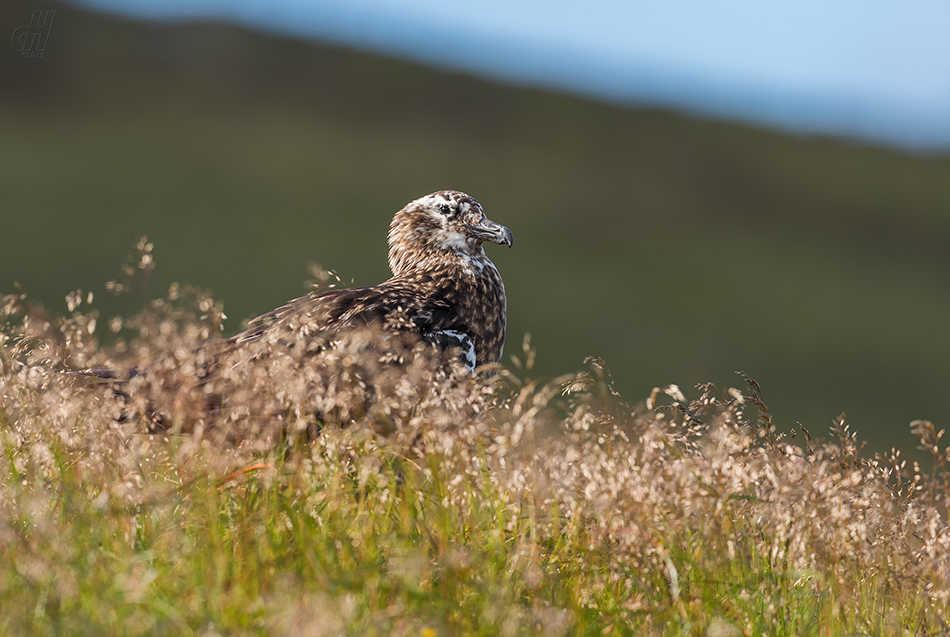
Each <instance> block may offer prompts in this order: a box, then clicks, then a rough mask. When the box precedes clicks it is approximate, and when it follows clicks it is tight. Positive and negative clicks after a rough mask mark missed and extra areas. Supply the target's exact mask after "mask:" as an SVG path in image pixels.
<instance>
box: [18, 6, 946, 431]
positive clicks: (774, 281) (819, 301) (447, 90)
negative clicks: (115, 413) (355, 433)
mask: <svg viewBox="0 0 950 637" xmlns="http://www.w3.org/2000/svg"><path fill="white" fill-rule="evenodd" d="M49 7H52V8H56V9H57V13H56V19H55V23H54V26H53V30H52V33H51V35H50V39H49V44H48V48H47V50H46V53H45V56H44V57H43V58H42V59H36V60H21V59H19V58H18V54H17V52H16V51H14V50H13V49H12V48H10V47H6V45H4V52H3V53H2V54H0V82H2V84H0V215H2V218H0V219H2V225H0V233H2V236H3V241H2V244H0V291H4V292H6V291H11V290H12V287H13V282H14V281H19V282H20V283H22V284H23V286H24V287H25V288H26V290H27V291H28V292H29V293H30V294H31V296H33V297H34V298H37V299H39V300H41V301H43V302H44V303H45V304H46V305H47V306H48V307H49V308H50V309H51V311H53V312H57V313H60V312H65V310H66V308H65V303H64V301H63V297H64V295H65V294H66V293H67V292H69V291H71V290H73V289H75V288H82V289H84V290H93V291H95V292H96V293H97V294H98V299H99V300H98V303H99V304H100V306H101V307H102V310H103V313H104V314H106V315H108V314H110V313H111V312H114V311H129V310H131V309H134V308H133V307H131V306H130V305H129V303H131V301H128V300H127V301H125V305H123V304H121V303H119V302H117V301H115V300H112V299H108V298H106V297H107V294H106V292H105V290H104V287H103V284H104V283H105V281H107V280H109V279H113V278H117V276H118V266H119V265H120V264H121V263H122V260H123V257H124V255H125V254H126V252H127V251H128V250H129V248H130V247H131V245H132V244H133V242H134V239H135V238H136V237H137V236H138V235H141V234H146V235H148V237H149V238H150V239H151V240H153V241H154V242H155V244H156V250H155V256H156V260H157V262H158V268H157V270H156V272H155V281H154V286H155V287H154V289H153V293H156V294H160V293H161V292H162V291H163V290H164V287H165V286H166V285H167V284H168V283H169V282H171V281H173V280H178V281H182V282H190V283H194V284H196V285H200V286H202V287H205V288H211V289H213V291H214V293H215V296H216V297H217V298H219V299H223V300H224V302H225V310H226V312H227V313H228V315H229V316H230V317H231V318H230V320H229V322H228V326H229V329H230V331H231V332H234V331H237V330H238V328H239V327H240V323H241V320H242V319H244V318H247V317H250V316H253V315H256V314H259V313H261V312H263V311H266V310H269V309H271V308H272V307H274V306H276V305H277V304H280V303H282V302H283V301H285V300H287V299H289V298H292V297H295V296H299V295H300V294H301V293H303V292H304V288H303V286H302V283H303V281H304V280H305V279H306V277H307V274H306V271H305V265H306V264H307V262H308V261H317V262H319V263H320V264H322V265H323V266H325V267H328V268H333V269H335V270H337V271H338V272H339V273H340V275H341V276H342V277H343V278H344V280H346V281H349V280H351V279H352V280H353V281H354V282H355V283H356V284H358V285H369V284H373V283H376V282H378V281H380V280H383V279H385V278H386V277H387V276H388V268H387V265H386V232H387V229H388V223H389V220H390V218H391V215H392V213H393V212H394V211H395V210H397V209H398V208H400V207H401V206H402V205H403V204H404V203H406V202H408V201H410V200H412V199H414V198H416V197H419V196H421V195H423V194H426V193H428V192H430V191H433V190H436V189H444V188H455V189H459V190H464V191H466V192H468V193H470V194H472V195H473V196H475V197H476V198H477V199H479V200H480V201H481V202H482V204H483V205H484V206H485V209H486V211H487V212H488V215H489V216H490V217H491V218H492V219H494V220H496V221H498V222H500V223H503V224H505V225H507V226H509V227H510V228H511V229H512V230H513V232H514V236H515V245H514V248H513V249H512V250H510V251H509V250H504V249H500V248H497V247H496V246H488V248H487V249H488V251H489V253H490V256H491V257H492V258H493V259H494V260H495V262H496V264H498V266H499V268H500V270H501V271H502V274H503V275H504V277H505V283H506V286H507V289H508V295H509V319H510V332H509V346H508V351H509V352H517V351H518V350H519V349H520V347H519V344H520V341H521V339H522V336H523V334H524V333H525V332H531V334H532V336H533V344H534V345H535V346H536V347H537V348H538V352H539V355H538V367H539V372H540V373H544V374H556V373H562V372H566V371H572V370H576V369H578V368H579V366H580V363H581V361H582V359H583V358H584V356H585V355H597V356H602V357H604V358H605V359H606V360H607V362H608V363H609V364H610V366H611V368H612V370H613V372H614V374H615V376H616V378H617V380H618V385H619V388H620V389H621V391H622V392H623V393H624V394H625V395H626V396H627V397H628V399H630V400H637V399H639V398H640V397H642V396H645V395H646V394H647V393H648V392H649V391H650V389H651V388H652V387H654V386H656V385H665V384H668V383H671V382H673V383H678V384H680V385H681V386H684V387H689V386H691V385H692V384H695V383H698V382H704V381H713V382H716V383H717V384H719V385H720V386H723V387H725V386H729V385H733V384H738V382H739V380H738V379H737V378H735V377H734V376H733V374H732V372H733V371H734V370H736V369H743V370H746V371H748V372H749V373H750V374H751V375H752V376H753V377H755V378H756V379H757V380H758V381H759V382H760V383H761V384H762V385H763V387H764V392H765V398H766V400H767V402H768V403H769V405H770V406H771V407H772V408H773V411H774V413H775V416H776V418H777V420H778V421H779V422H780V423H782V424H784V425H785V426H793V425H794V423H795V422H796V421H800V422H801V423H803V424H804V425H805V426H806V427H808V428H810V429H811V431H812V433H817V434H823V433H824V432H825V431H826V429H827V426H828V425H829V424H830V422H831V419H832V418H833V417H834V416H836V415H837V414H839V413H840V412H842V411H845V412H847V414H848V416H849V419H850V421H851V422H852V426H853V427H855V428H856V429H858V430H859V431H860V432H861V435H862V437H866V438H869V439H871V441H872V443H873V444H874V445H875V447H876V448H878V449H883V448H885V447H889V446H891V445H898V446H902V447H905V448H906V447H910V446H912V445H913V438H912V437H911V436H910V434H909V433H908V429H907V423H908V422H909V421H910V420H912V419H914V418H928V419H931V420H934V421H935V422H937V424H938V427H939V426H941V425H944V426H945V425H946V423H948V422H950V404H948V402H947V401H945V400H944V394H945V392H946V390H945V387H946V384H947V379H948V375H950V374H948V372H950V369H948V367H950V365H948V352H950V334H948V330H947V317H948V316H950V277H948V276H947V274H948V270H950V249H948V247H947V246H948V244H950V159H948V158H946V157H941V158H934V157H915V156H909V155H905V154H900V153H897V152H893V151H889V150H882V149H877V148H870V147H862V146H857V145H852V144H846V143H843V142H838V141H833V140H824V139H805V138H799V137H791V136H787V135H782V134H778V133H774V132H767V131H764V130H759V129H754V128H749V127H745V126H740V125H734V124H727V123H717V122H708V121H700V120H697V119H692V118H689V117H686V116H682V115H676V114H670V113H666V112H660V111H655V110H638V109H628V108H621V107H615V106H609V105H604V104H598V103H594V102H590V101H585V100H583V99H578V98H574V97H569V96H563V95H557V94H552V93H547V92H543V91H538V90H526V89H523V88H517V87H512V86H504V85H500V84H494V83H491V82H487V81H483V80H480V79H475V78H472V77H469V76H465V75H459V74H451V73H446V72H442V71H438V70H433V69H430V68H426V67H422V66H418V65H415V64H411V63H407V62H402V61H396V60H391V59H386V58H383V57H378V56H374V55H368V54H364V53H359V52H355V51H352V50H346V49H341V48H332V47H328V46H324V45H320V44H318V43H307V42H300V41H294V40H288V39H280V38H276V37H271V36H267V35H261V34H256V33H251V32H248V31H245V30H242V29H239V28H234V27H230V26H222V25H214V24H139V23H131V22H126V21H122V20H119V19H115V18H112V17H107V16H102V15H97V14H89V13H84V12H82V11H80V10H77V9H73V8H70V7H68V6H63V5H49ZM33 8H40V5H39V3H33V2H24V1H15V2H7V3H4V5H3V8H2V9H0V29H2V30H0V34H6V33H12V31H13V29H14V28H16V27H17V26H19V25H21V24H26V23H28V22H29V16H30V11H31V10H32V9H33ZM42 8H48V7H46V5H44V6H43V7H42ZM4 37H6V36H4Z"/></svg>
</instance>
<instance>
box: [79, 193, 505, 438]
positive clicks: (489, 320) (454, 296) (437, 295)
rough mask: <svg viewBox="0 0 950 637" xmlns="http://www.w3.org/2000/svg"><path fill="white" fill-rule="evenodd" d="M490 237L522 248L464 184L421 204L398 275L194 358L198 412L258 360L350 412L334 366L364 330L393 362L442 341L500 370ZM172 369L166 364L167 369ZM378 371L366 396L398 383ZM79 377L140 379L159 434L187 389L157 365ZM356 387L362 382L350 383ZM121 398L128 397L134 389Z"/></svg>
mask: <svg viewBox="0 0 950 637" xmlns="http://www.w3.org/2000/svg"><path fill="white" fill-rule="evenodd" d="M486 242H487V243H494V244H499V245H506V246H508V247H509V248H510V247H511V246H512V244H513V236H512V232H511V230H509V229H508V228H507V227H506V226H503V225H501V224H499V223H496V222H494V221H492V220H490V219H489V218H488V217H487V216H486V215H485V212H484V210H483V208H482V206H481V204H480V203H479V202H478V201H476V200H475V199H474V198H473V197H471V196H469V195H467V194H465V193H463V192H460V191H457V190H439V191H436V192H433V193H431V194H428V195H426V196H424V197H420V198H419V199H416V200H414V201H411V202H409V203H408V204H406V205H405V206H403V207H402V208H401V209H400V210H399V211H397V212H396V213H395V215H394V216H393V218H392V222H391V223H390V227H389V235H388V244H389V253H388V261H389V267H390V270H391V271H392V276H391V277H390V278H389V279H387V280H386V281H383V282H382V283H380V284H378V285H375V286H369V287H352V288H342V289H330V290H322V291H313V292H311V293H309V294H307V295H305V296H302V297H300V298H296V299H293V300H291V301H289V302H287V303H286V304H284V305H282V306H281V307H278V308H276V309H274V310H272V311H270V312H267V313H265V314H262V315H260V316H258V317H257V318H255V319H253V320H252V321H250V322H249V327H247V328H246V329H245V330H243V331H242V332H240V333H238V334H236V335H235V336H232V337H230V338H228V339H219V340H215V341H208V342H206V343H205V344H203V345H202V346H200V347H199V350H198V351H197V352H196V353H195V357H194V363H195V364H194V365H193V369H194V370H195V379H194V387H196V388H198V387H200V388H203V389H202V391H203V392H205V398H204V399H202V400H200V401H199V403H200V405H203V407H201V406H199V408H198V411H199V412H201V411H205V410H212V411H213V410H215V409H217V408H220V406H221V404H222V390H221V379H222V378H224V377H227V378H231V379H233V378H234V377H240V373H234V370H235V369H237V370H238V372H240V369H241V368H243V367H246V366H247V365H246V364H247V362H248V361H252V360H258V361H260V362H261V365H259V366H258V367H259V368H261V369H266V370H269V371H268V372H267V373H265V376H266V375H267V374H273V377H274V378H277V377H278V376H279V377H281V378H286V376H282V375H281V374H284V373H286V370H287V367H286V366H287V365H289V366H291V369H292V370H293V369H296V370H297V371H296V372H293V373H296V374H297V375H298V376H300V377H301V378H302V379H305V382H303V383H302V384H301V386H305V387H307V388H308V389H307V390H306V391H307V392H308V393H310V395H311V400H314V401H316V402H320V403H321V404H322V405H323V408H322V409H321V408H316V411H318V412H320V411H324V412H325V411H326V410H327V407H326V406H327V405H330V404H331V403H332V404H333V409H337V410H338V409H339V405H340V404H343V403H346V404H347V405H348V406H347V407H346V409H345V410H344V411H348V412H349V411H353V410H352V409H351V403H352V401H350V398H352V396H349V397H347V398H346V400H344V401H342V402H341V401H336V402H334V401H333V400H330V399H329V398H327V396H329V395H331V394H332V393H333V392H332V391H331V390H333V388H334V387H336V385H333V383H334V382H336V380H338V379H334V378H332V376H333V375H334V374H336V375H338V376H346V371H347V370H342V371H341V370H340V369H336V370H334V369H333V368H332V366H333V365H337V366H340V361H341V360H342V359H341V358H340V356H339V351H340V350H341V349H346V345H341V343H349V345H352V341H353V339H352V338H350V340H349V341H347V338H346V337H347V336H348V335H349V336H352V335H353V334H354V333H363V334H366V335H369V336H368V338H370V339H375V342H370V343H369V344H367V342H366V339H364V340H362V341H359V342H360V343H362V345H360V347H362V348H363V349H362V350H361V351H362V353H363V354H365V353H366V351H371V352H373V353H374V354H381V356H380V357H379V360H378V361H377V362H379V361H381V360H383V358H385V356H386V355H387V350H388V353H389V354H392V352H397V353H399V352H401V353H405V352H407V351H409V349H410V348H411V347H412V346H414V344H422V345H429V346H431V347H432V348H433V349H434V351H435V353H436V354H437V355H439V356H441V357H442V359H443V360H444V359H445V358H448V359H449V360H453V359H454V360H456V361H457V362H459V363H461V368H462V371H463V372H464V371H465V370H467V371H468V372H477V373H478V374H479V375H483V376H487V377H490V376H492V375H494V373H495V371H496V369H497V367H498V364H499V363H500V362H501V360H502V354H503V351H504V346H505V330H506V323H507V299H506V295H505V286H504V282H503V281H502V277H501V274H500V273H499V271H498V269H497V268H496V267H495V265H494V263H492V261H491V259H489V258H488V255H486V253H485V250H484V248H483V245H484V244H485V243H486ZM363 328H365V329H363ZM407 344H408V346H409V347H407ZM334 353H335V354H337V356H334V355H333V354H334ZM282 354H283V356H282ZM302 354H305V355H306V356H302ZM394 357H395V358H396V359H398V360H396V361H395V362H397V363H398V362H399V360H401V358H400V354H396V355H394ZM362 358H363V359H366V358H367V357H366V356H362ZM369 358H372V357H369ZM317 359H320V360H319V362H318V363H315V364H313V365H311V366H310V368H306V366H304V367H300V366H298V367H293V365H297V364H298V363H299V362H300V361H301V360H317ZM285 361H286V363H285ZM328 361H329V362H328ZM174 365H175V364H172V367H174ZM282 365H284V366H282ZM262 366H263V367H262ZM251 367H253V366H251ZM394 367H395V369H396V372H395V373H396V375H397V377H398V375H399V372H398V365H397V366H392V365H389V366H388V367H387V369H389V370H391V369H392V368H394ZM168 368H169V365H168V364H167V363H166V364H165V365H164V369H166V370H167V369H168ZM277 369H280V370H281V371H280V373H278V372H276V371H275V370H277ZM406 369H407V370H408V369H409V368H408V367H407V368H406ZM314 370H319V371H316V372H314ZM373 370H377V371H372V372H371V375H372V374H375V375H377V376H378V378H376V379H366V378H365V375H366V373H370V372H367V369H366V368H363V369H362V371H361V372H357V373H356V376H357V379H356V385H358V386H359V387H363V388H364V389H363V390H359V391H358V392H357V393H358V394H359V395H360V396H363V397H364V398H365V397H368V396H374V395H375V396H380V395H381V394H382V393H383V392H384V391H388V389H384V387H385V388H391V387H392V382H391V381H392V378H393V377H392V374H391V373H389V372H385V373H379V372H378V370H379V367H378V366H374V367H373ZM79 373H80V374H82V375H86V376H94V377H97V378H99V379H104V380H108V381H110V382H111V383H113V385H114V386H115V384H116V383H118V384H120V385H121V384H122V383H131V381H132V380H133V379H135V382H136V383H138V386H139V387H151V393H152V394H153V395H152V396H149V397H146V398H145V399H144V401H145V405H144V406H143V407H142V408H141V410H140V412H141V413H143V414H145V415H146V416H147V418H148V419H149V420H150V421H151V423H152V424H151V425H150V430H154V431H161V430H164V429H166V428H167V423H168V422H170V421H171V420H174V418H169V417H168V416H167V415H166V414H162V413H161V412H162V411H163V410H162V409H160V408H158V407H156V405H157V404H158V403H159V402H165V403H169V402H174V401H169V400H164V401H160V399H159V397H158V396H159V394H161V393H162V392H163V391H167V390H172V391H173V393H174V392H177V391H179V389H176V388H177V387H179V384H178V383H173V384H172V385H171V386H169V384H168V383H167V382H165V381H164V380H163V375H162V373H160V372H159V371H158V370H157V369H156V371H155V372H154V373H153V374H152V376H153V377H154V380H149V375H150V374H149V369H148V367H145V368H143V369H139V368H132V369H128V370H125V371H123V372H117V371H115V370H113V369H106V368H99V369H90V370H82V371H81V372H79ZM308 373H309V374H310V376H307V374H308ZM387 373H388V374H389V375H388V376H387ZM314 375H316V376H318V377H319V376H321V375H322V376H323V381H314V380H313V376H314ZM443 377H444V376H443ZM351 378H352V377H351ZM428 378H430V379H431V378H434V376H429V377H428ZM258 382H259V380H254V381H253V383H258ZM253 383H252V384H248V383H246V382H245V385H244V386H245V388H252V389H250V390H248V391H245V392H244V394H242V396H244V397H245V402H249V403H250V402H253V400H254V395H255V393H260V389H261V388H260V386H259V385H256V384H253ZM188 384H191V383H188ZM238 384H240V383H238ZM331 385H332V386H331ZM353 386H354V385H353V383H352V382H350V385H349V387H351V388H352V387H353ZM225 391H226V390H225ZM235 391H239V390H236V389H235V388H232V389H231V393H232V395H234V392H235ZM116 393H117V394H119V395H121V396H122V397H123V398H128V394H127V393H126V391H125V390H124V389H121V388H120V389H118V390H117V392H116ZM354 395H356V394H354ZM360 400H362V399H359V400H357V401H356V402H357V403H359V402H360ZM348 401H349V402H348ZM232 402H235V401H234V400H232ZM236 402H241V401H236ZM360 409H362V408H357V409H356V411H359V410H360ZM198 417H200V415H199V416H198Z"/></svg>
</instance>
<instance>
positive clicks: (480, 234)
mask: <svg viewBox="0 0 950 637" xmlns="http://www.w3.org/2000/svg"><path fill="white" fill-rule="evenodd" d="M465 227H466V228H468V230H469V232H471V233H472V234H473V235H475V237H476V238H477V239H480V240H482V241H491V242H492V243H497V244H500V245H506V246H508V247H509V248H510V247H511V243H512V241H514V237H513V236H512V234H511V230H509V229H508V228H506V227H505V226H503V225H501V224H500V223H495V222H494V221H492V220H491V219H488V218H485V219H482V220H481V221H479V222H478V225H475V226H469V225H466V226H465Z"/></svg>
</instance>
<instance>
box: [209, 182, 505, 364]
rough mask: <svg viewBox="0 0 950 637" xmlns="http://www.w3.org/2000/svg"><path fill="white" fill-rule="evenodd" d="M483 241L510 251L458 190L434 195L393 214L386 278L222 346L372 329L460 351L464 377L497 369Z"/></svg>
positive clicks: (500, 346)
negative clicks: (290, 334)
mask: <svg viewBox="0 0 950 637" xmlns="http://www.w3.org/2000/svg"><path fill="white" fill-rule="evenodd" d="M485 242H490V243H495V244H500V245H506V246H508V247H509V248H510V247H511V246H512V243H513V236H512V232H511V230H509V229H508V228H507V227H506V226H503V225H501V224H499V223H496V222H494V221H492V220H490V219H488V217H486V216H485V212H484V210H483V209H482V206H481V204H480V203H478V201H476V200H475V199H474V198H473V197H471V196H469V195H467V194H465V193H463V192H460V191H457V190H440V191H436V192H433V193H431V194H429V195H426V196H424V197H421V198H419V199H416V200H414V201H412V202H410V203H408V204H406V205H405V206H404V207H403V208H402V209H400V210H399V211H398V212H396V214H395V215H394V216H393V219H392V223H391V224H390V227H389V267H390V270H391V271H392V277H390V278H389V279H388V280H386V281H384V282H382V283H380V284H379V285H375V286H371V287H357V288H344V289H334V290H326V291H322V292H313V293H310V294H308V295H306V296H303V297H300V298H297V299H294V300H292V301H289V302H288V303H287V304H285V305H283V306H281V307H279V308H277V309H275V310H272V311H270V312H267V313H266V314H262V315H261V316H259V317H257V318H256V319H254V320H253V321H251V327H249V328H248V329H246V330H245V331H243V332H241V333H239V334H237V335H236V336H233V337H231V338H230V339H228V344H229V345H230V346H232V347H240V346H244V345H247V344H250V343H253V342H255V341H259V340H261V339H262V338H264V337H265V336H268V335H273V334H274V332H275V331H278V332H279V331H288V330H289V331H294V330H300V329H305V330H308V331H312V332H325V331H327V330H333V329H338V328H343V327H349V326H362V325H375V326H377V327H381V328H383V329H393V330H398V331H407V332H410V333H414V334H417V335H418V336H419V337H420V338H421V339H422V340H424V341H426V342H428V343H431V344H432V345H435V346H436V347H438V348H439V349H441V350H443V351H444V350H447V349H450V348H455V349H458V350H460V351H461V357H462V361H463V363H464V364H465V366H466V367H467V368H468V369H469V370H470V371H474V370H475V369H476V368H479V367H482V366H484V365H492V364H498V363H500V361H501V359H502V353H503V351H504V346H505V329H506V323H507V298H506V296H505V285H504V282H503V281H502V278H501V274H500V273H499V272H498V269H497V268H496V267H495V264H494V263H492V261H491V259H489V258H488V256H487V255H486V254H485V250H484V248H483V247H482V246H483V244H484V243H485Z"/></svg>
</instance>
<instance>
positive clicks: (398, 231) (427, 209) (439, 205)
mask: <svg viewBox="0 0 950 637" xmlns="http://www.w3.org/2000/svg"><path fill="white" fill-rule="evenodd" d="M485 241H490V242H492V243H498V244H504V245H507V246H508V247H511V243H512V235H511V230H509V229H508V228H506V227H505V226H503V225H501V224H499V223H495V222H494V221H492V220H491V219H489V218H488V217H486V216H485V212H484V211H483V210H482V206H481V204H479V203H478V202H477V201H475V200H474V199H473V198H472V197H469V196H468V195H466V194H465V193H464V192H458V191H457V190H440V191H438V192H434V193H432V194H431V195H426V196H425V197H422V198H420V199H416V200H415V201H413V202H410V203H408V204H406V206H405V207H404V208H403V209H402V210H400V211H399V212H397V213H396V216H395V217H393V222H392V224H391V225H390V229H389V267H390V268H392V271H393V274H395V275H398V274H400V273H403V272H405V271H407V270H410V269H412V268H414V267H419V266H420V265H421V264H423V263H425V262H426V259H438V258H439V257H440V256H447V255H456V256H461V257H484V255H485V252H484V251H483V250H482V243H484V242H485Z"/></svg>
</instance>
